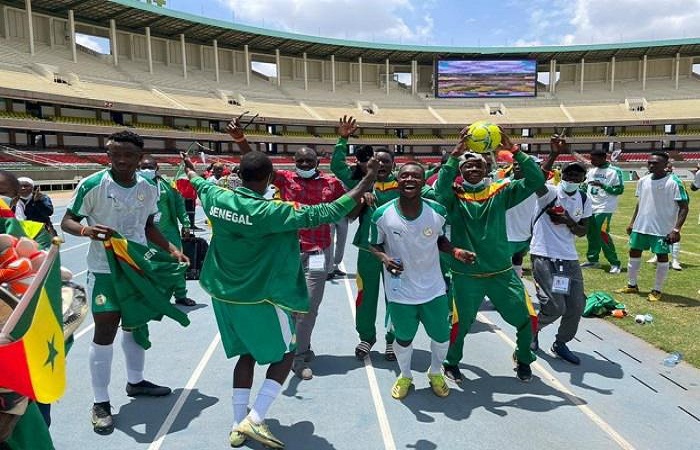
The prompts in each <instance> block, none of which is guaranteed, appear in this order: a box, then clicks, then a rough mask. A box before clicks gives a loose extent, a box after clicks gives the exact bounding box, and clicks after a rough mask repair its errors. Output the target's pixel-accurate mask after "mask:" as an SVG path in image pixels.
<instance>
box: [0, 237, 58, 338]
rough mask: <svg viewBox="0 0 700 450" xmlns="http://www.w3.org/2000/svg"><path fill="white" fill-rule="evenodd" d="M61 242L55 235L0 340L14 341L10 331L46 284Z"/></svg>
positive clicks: (5, 326) (0, 333)
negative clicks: (44, 258) (42, 262)
mask: <svg viewBox="0 0 700 450" xmlns="http://www.w3.org/2000/svg"><path fill="white" fill-rule="evenodd" d="M61 242H63V241H62V240H61V238H59V237H55V238H53V239H52V240H51V248H50V249H49V253H48V255H46V260H44V264H42V265H41V267H39V270H37V272H36V275H34V280H32V284H30V285H29V288H28V289H27V291H26V292H25V293H24V295H22V298H21V299H20V301H19V303H18V304H17V307H16V308H15V309H14V311H12V314H11V315H10V317H9V318H8V319H7V322H6V323H5V325H4V326H3V327H2V332H0V342H8V341H12V339H10V338H9V336H10V333H11V332H12V330H14V328H15V326H17V322H19V319H20V317H22V315H23V314H24V312H25V310H26V309H27V305H29V303H30V300H31V299H32V298H34V295H35V294H36V292H37V290H39V289H41V287H42V286H43V285H44V281H46V276H47V275H48V273H49V270H51V266H53V264H54V262H55V260H56V257H57V256H58V254H59V251H60V247H61Z"/></svg>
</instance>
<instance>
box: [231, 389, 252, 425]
mask: <svg viewBox="0 0 700 450" xmlns="http://www.w3.org/2000/svg"><path fill="white" fill-rule="evenodd" d="M231 403H232V404H233V426H234V427H235V426H236V425H238V424H239V423H240V422H241V420H243V419H245V416H247V415H248V405H249V404H250V389H249V388H233V396H232V397H231Z"/></svg>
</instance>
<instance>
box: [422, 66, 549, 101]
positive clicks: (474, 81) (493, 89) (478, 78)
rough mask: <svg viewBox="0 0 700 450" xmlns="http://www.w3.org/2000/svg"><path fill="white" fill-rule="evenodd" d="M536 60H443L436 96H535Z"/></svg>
mask: <svg viewBox="0 0 700 450" xmlns="http://www.w3.org/2000/svg"><path fill="white" fill-rule="evenodd" d="M536 95H537V61H535V60H533V59H522V60H500V61H495V60H494V61H487V60H440V61H438V62H437V83H436V86H435V96H436V97H439V98H482V97H483V98H493V97H535V96H536Z"/></svg>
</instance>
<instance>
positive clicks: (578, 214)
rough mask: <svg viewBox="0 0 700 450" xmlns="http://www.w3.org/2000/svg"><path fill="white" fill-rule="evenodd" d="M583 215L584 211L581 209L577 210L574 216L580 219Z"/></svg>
mask: <svg viewBox="0 0 700 450" xmlns="http://www.w3.org/2000/svg"><path fill="white" fill-rule="evenodd" d="M582 215H583V211H581V209H580V208H576V211H574V216H575V217H579V216H582Z"/></svg>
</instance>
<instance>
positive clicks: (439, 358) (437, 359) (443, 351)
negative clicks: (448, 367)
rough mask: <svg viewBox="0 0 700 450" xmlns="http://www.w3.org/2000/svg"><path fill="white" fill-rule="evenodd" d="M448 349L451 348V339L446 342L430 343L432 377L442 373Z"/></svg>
mask: <svg viewBox="0 0 700 450" xmlns="http://www.w3.org/2000/svg"><path fill="white" fill-rule="evenodd" d="M448 348H450V340H449V339H448V340H446V341H445V342H435V341H432V340H431V341H430V373H431V374H432V375H435V374H436V373H440V372H441V369H442V363H443V362H444V361H445V357H446V356H447V349H448Z"/></svg>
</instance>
